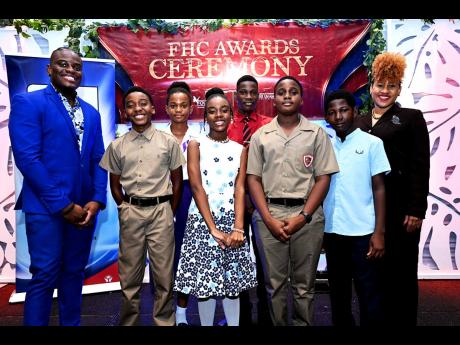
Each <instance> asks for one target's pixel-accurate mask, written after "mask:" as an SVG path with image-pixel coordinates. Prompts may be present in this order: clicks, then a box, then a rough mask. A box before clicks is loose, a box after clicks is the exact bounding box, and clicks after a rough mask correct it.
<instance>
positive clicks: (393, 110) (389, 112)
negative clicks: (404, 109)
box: [374, 103, 401, 127]
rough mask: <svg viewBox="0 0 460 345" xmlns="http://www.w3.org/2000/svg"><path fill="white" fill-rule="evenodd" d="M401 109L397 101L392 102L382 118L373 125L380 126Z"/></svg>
mask: <svg viewBox="0 0 460 345" xmlns="http://www.w3.org/2000/svg"><path fill="white" fill-rule="evenodd" d="M400 111H401V107H399V105H398V104H397V103H395V104H393V105H392V106H391V108H390V109H388V110H387V111H386V112H385V113H384V114H383V115H382V118H381V119H380V120H379V121H377V123H376V124H375V126H374V127H376V126H379V125H380V126H381V125H382V124H384V123H387V122H390V121H393V116H397V115H398V114H399V113H400Z"/></svg>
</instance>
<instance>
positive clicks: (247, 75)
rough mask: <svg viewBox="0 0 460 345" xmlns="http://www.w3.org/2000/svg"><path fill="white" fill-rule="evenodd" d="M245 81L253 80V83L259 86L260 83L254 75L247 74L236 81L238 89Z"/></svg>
mask: <svg viewBox="0 0 460 345" xmlns="http://www.w3.org/2000/svg"><path fill="white" fill-rule="evenodd" d="M245 81H252V82H253V83H256V85H257V86H259V83H258V82H257V80H256V78H254V77H253V76H252V75H249V74H246V75H243V76H242V77H241V78H240V79H238V81H237V82H236V89H237V90H238V87H239V86H240V84H241V83H244V82H245Z"/></svg>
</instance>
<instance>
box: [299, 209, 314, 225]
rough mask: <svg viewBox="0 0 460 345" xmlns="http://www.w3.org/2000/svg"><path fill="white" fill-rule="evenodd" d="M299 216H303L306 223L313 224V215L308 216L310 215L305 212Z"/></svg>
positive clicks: (301, 212)
mask: <svg viewBox="0 0 460 345" xmlns="http://www.w3.org/2000/svg"><path fill="white" fill-rule="evenodd" d="M299 214H301V215H302V216H303V217H304V218H305V223H307V224H308V223H310V222H311V218H312V216H311V214H308V213H307V212H305V211H300V213H299Z"/></svg>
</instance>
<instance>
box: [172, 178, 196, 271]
mask: <svg viewBox="0 0 460 345" xmlns="http://www.w3.org/2000/svg"><path fill="white" fill-rule="evenodd" d="M192 197H193V193H192V190H191V189H190V182H189V180H184V184H183V190H182V196H181V198H180V202H179V207H178V208H177V211H176V221H175V222H174V238H175V241H176V252H175V255H174V273H176V271H177V265H179V257H180V248H181V246H182V241H183V240H184V233H185V226H186V224H187V217H188V209H189V207H190V203H191V202H192Z"/></svg>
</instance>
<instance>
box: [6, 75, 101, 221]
mask: <svg viewBox="0 0 460 345" xmlns="http://www.w3.org/2000/svg"><path fill="white" fill-rule="evenodd" d="M78 101H79V102H80V105H81V108H82V111H83V116H84V126H85V128H84V134H83V144H82V150H81V153H80V150H79V147H78V141H77V136H76V134H75V129H74V126H73V123H72V120H71V119H70V116H69V114H68V112H67V110H66V109H65V107H64V104H63V103H62V101H61V99H60V97H59V95H58V94H57V93H56V91H55V90H54V88H53V87H52V86H51V84H49V85H48V87H46V88H45V89H42V90H38V91H33V92H30V93H22V94H17V95H15V96H14V97H13V99H12V102H11V113H10V118H9V125H8V127H9V133H10V140H11V147H12V150H13V155H14V159H15V163H16V166H17V167H18V169H19V170H20V171H21V173H22V174H23V175H24V183H23V187H22V190H21V193H20V195H19V197H18V200H17V201H16V206H15V208H16V209H22V210H23V211H24V212H31V213H40V214H55V213H57V212H59V211H60V210H62V209H63V208H64V207H66V206H67V205H69V204H70V202H72V201H73V202H75V203H77V204H79V205H81V206H84V205H85V204H86V203H87V202H89V201H98V202H100V203H101V204H102V205H103V206H102V207H105V204H106V201H107V200H106V198H107V172H106V171H105V170H103V169H102V168H100V167H99V161H100V160H101V158H102V155H103V154H104V143H103V139H102V130H101V117H100V114H99V112H98V111H97V110H96V109H94V107H92V106H91V105H90V104H88V103H86V102H85V101H83V100H82V99H81V98H78Z"/></svg>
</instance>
